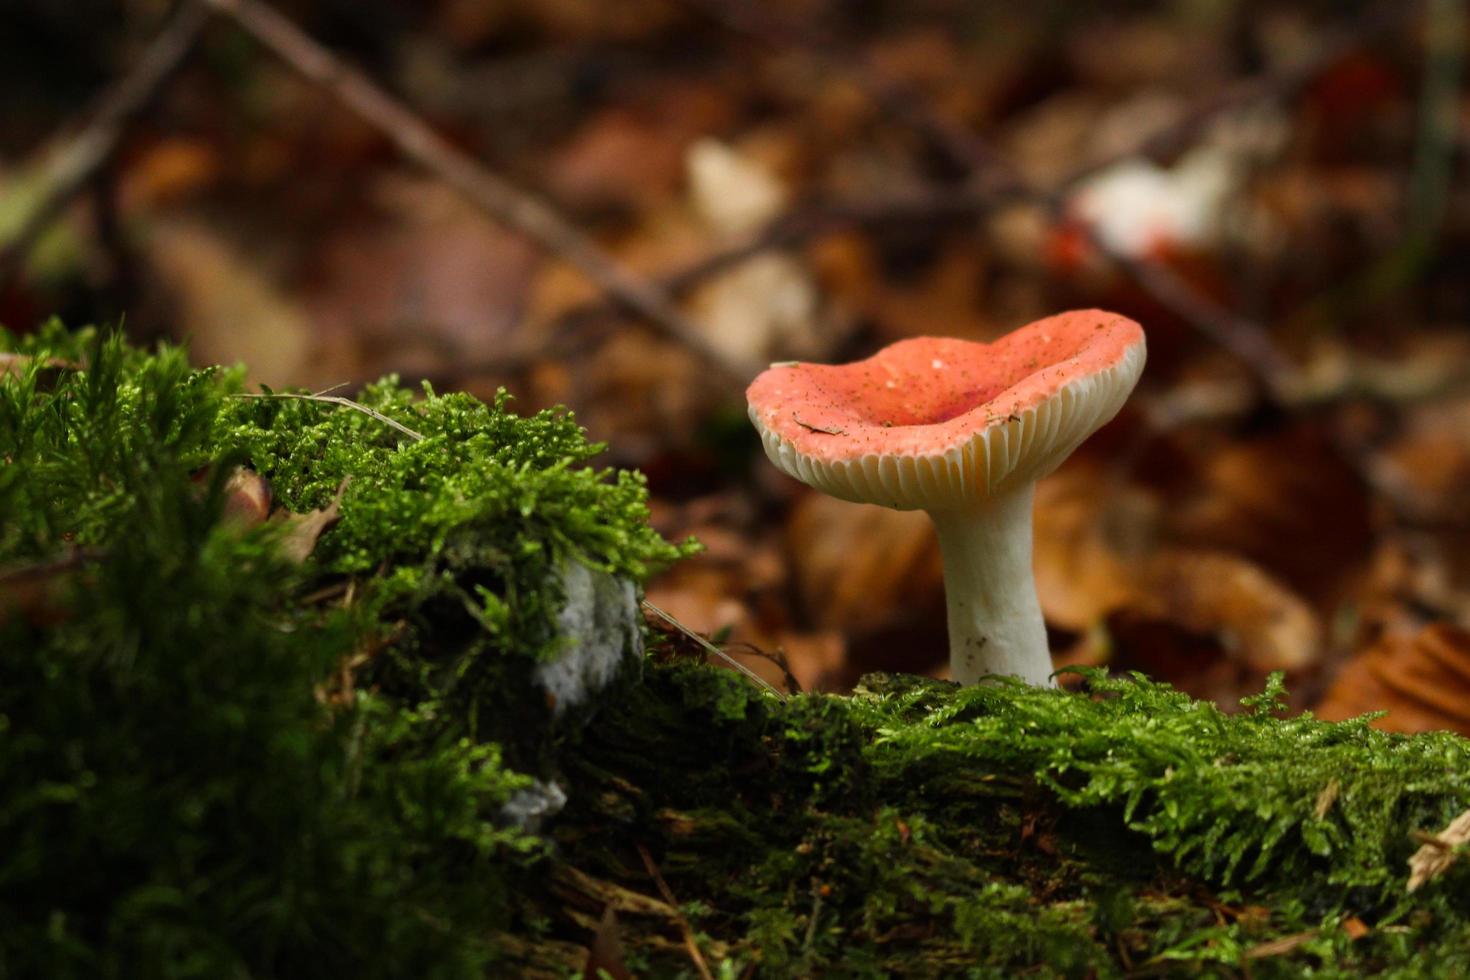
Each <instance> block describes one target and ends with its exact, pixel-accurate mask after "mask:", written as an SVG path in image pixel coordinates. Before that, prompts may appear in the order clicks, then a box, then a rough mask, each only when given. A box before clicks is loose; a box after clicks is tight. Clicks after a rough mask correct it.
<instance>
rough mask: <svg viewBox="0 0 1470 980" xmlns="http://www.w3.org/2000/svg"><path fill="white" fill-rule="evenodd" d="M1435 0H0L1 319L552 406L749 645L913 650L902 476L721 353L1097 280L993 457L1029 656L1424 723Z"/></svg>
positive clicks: (290, 379)
mask: <svg viewBox="0 0 1470 980" xmlns="http://www.w3.org/2000/svg"><path fill="white" fill-rule="evenodd" d="M1465 6H1466V2H1465V0H1420V2H1410V0H1390V2H1388V3H1384V4H1376V5H1375V4H1367V3H1352V2H1343V0H1320V2H1306V0H1302V2H1295V0H1240V2H1230V0H1167V2H1163V0H1160V2H1144V0H1137V2H1131V0H1130V2H1122V0H1119V2H1108V3H1089V4H1077V3H1068V2H1063V0H1035V2H1032V3H1029V4H1015V3H999V2H981V0H968V2H965V0H920V2H913V0H907V2H899V0H848V2H841V3H839V2H835V0H826V2H823V0H797V2H780V3H777V2H774V0H764V2H740V0H620V2H617V3H607V2H600V0H351V2H349V0H270V3H265V2H262V0H212V2H208V3H205V2H199V3H195V2H192V0H190V2H186V3H182V4H177V3H169V2H164V0H118V2H100V0H0V107H3V115H0V120H3V126H0V323H4V324H5V325H6V326H8V327H9V328H10V329H12V330H18V331H22V332H24V331H26V330H29V329H32V328H34V327H35V326H36V325H38V324H39V323H41V322H44V321H45V320H46V319H47V318H49V317H51V316H52V315H57V316H60V317H62V318H63V319H64V320H65V321H66V322H68V323H70V324H74V325H80V324H84V323H104V324H113V323H120V324H122V326H123V328H124V329H125V330H126V331H127V332H128V333H129V334H130V335H131V336H133V337H134V338H135V339H137V340H139V341H141V342H151V341H153V340H157V339H165V338H166V339H170V340H180V341H186V342H187V343H188V344H189V345H190V346H191V349H192V351H193V356H194V357H195V359H196V360H197V361H198V362H200V363H213V362H223V363H233V362H236V361H240V362H243V363H245V364H247V365H248V366H249V370H250V376H251V378H252V380H253V381H257V382H264V383H267V384H269V385H271V386H273V387H282V386H289V385H298V386H304V387H306V388H310V389H314V390H316V389H324V388H328V387H330V386H334V385H345V386H346V387H345V388H343V389H342V390H341V391H340V392H339V393H350V391H351V387H352V386H354V385H360V384H362V383H363V382H365V381H367V380H371V379H373V378H376V377H378V376H380V375H382V374H386V373H396V374H398V375H400V376H401V377H402V378H403V379H404V380H406V381H408V382H410V383H414V382H418V381H420V380H427V381H429V382H431V383H432V384H433V385H434V386H435V388H436V389H438V390H449V389H462V390H467V391H471V392H473V393H475V394H477V395H479V396H481V397H488V396H490V395H492V394H493V393H494V391H495V390H496V389H497V388H499V387H505V388H507V389H508V390H509V391H511V392H512V393H513V394H514V395H515V396H516V399H517V406H518V408H519V410H521V411H530V410H533V409H538V408H541V407H545V406H550V405H558V404H559V405H565V406H567V407H569V408H571V409H572V410H574V411H575V412H576V414H577V417H578V419H579V420H580V421H581V423H582V424H583V425H584V426H586V427H587V429H588V430H589V431H590V432H591V434H592V436H593V437H594V438H596V439H599V440H606V441H607V442H608V443H609V444H610V447H611V448H610V449H609V451H608V452H607V453H606V455H605V457H604V458H605V460H606V462H607V463H608V464H610V465H619V466H633V467H637V468H639V469H641V470H642V471H643V472H644V473H646V474H647V476H648V479H649V485H650V489H651V492H652V495H653V499H654V515H653V519H654V522H655V524H656V525H657V527H658V528H659V529H660V530H661V531H662V532H664V533H665V534H666V535H668V536H671V537H676V538H678V537H683V536H685V535H688V534H694V535H696V536H698V538H699V539H700V540H701V541H702V542H703V543H704V545H705V550H704V552H703V553H702V554H701V555H699V556H698V557H696V558H693V559H691V560H689V561H686V562H684V563H682V564H681V565H679V566H677V567H676V568H674V569H672V570H671V571H670V572H668V573H666V574H664V575H663V576H662V577H660V578H659V579H657V580H656V581H655V582H654V583H653V584H652V585H651V587H650V589H649V598H650V600H652V601H653V602H655V603H657V604H658V605H659V606H660V607H662V608H663V609H666V610H667V611H668V612H669V613H671V614H672V615H673V616H674V617H676V618H677V619H678V620H680V621H681V622H683V623H684V624H686V625H687V626H689V627H690V628H692V629H694V630H697V631H700V632H703V633H705V634H708V635H710V636H712V637H714V638H715V639H716V640H717V641H718V642H720V643H721V644H723V645H724V646H725V648H726V649H727V651H728V652H729V653H731V654H732V655H734V656H737V657H739V658H741V659H742V660H744V661H745V662H747V663H748V664H749V665H751V666H752V667H753V668H754V669H756V670H758V671H759V672H761V673H762V674H763V675H764V676H766V677H768V678H769V679H771V680H772V681H773V682H775V683H778V684H786V685H791V684H800V685H801V686H803V687H805V688H807V689H824V690H843V689H846V688H848V687H850V686H851V685H852V684H853V683H854V682H855V680H856V679H857V678H858V677H859V676H860V675H861V674H863V673H864V672H867V671H871V670H906V671H927V672H934V673H941V674H942V672H943V670H944V669H945V665H944V661H945V659H946V657H947V647H946V642H945V637H944V598H943V584H942V581H941V577H940V568H939V561H938V550H937V545H936V543H935V540H934V536H933V532H932V529H931V528H930V526H929V523H928V521H927V519H926V518H925V517H924V516H923V515H922V514H905V513H897V512H894V511H889V510H883V509H879V508H876V507H863V506H856V505H852V504H846V503H842V502H839V501H835V500H832V499H830V498H827V497H825V496H821V495H818V494H815V493H813V492H810V491H808V490H806V489H805V488H804V487H802V486H800V485H799V484H796V483H795V482H793V481H791V480H789V479H787V478H785V477H783V476H781V475H779V474H778V473H777V472H776V471H775V470H774V468H772V467H771V466H770V465H769V464H768V463H767V462H766V461H765V459H764V457H763V455H762V454H761V452H760V447H759V444H758V442H757V440H756V439H755V437H754V434H753V432H752V431H751V429H750V427H749V424H748V422H747V421H746V418H745V404H744V397H743V388H744V385H745V384H746V383H747V382H748V381H749V380H750V378H751V377H753V375H754V373H755V372H756V371H758V370H759V369H760V368H761V367H763V366H764V365H766V364H767V363H768V362H771V361H777V360H787V359H803V360H820V361H843V360H850V359H854V358H858V357H863V356H866V355H868V354H870V353H872V352H873V351H875V350H876V349H878V348H879V347H881V346H883V345H885V344H888V343H891V342H893V341H895V340H898V339H901V338H904V337H910V336H916V335H920V334H943V335H948V336H956V337H965V338H970V339H975V340H985V339H990V338H994V337H997V336H999V335H1001V334H1003V333H1005V332H1007V331H1008V330H1010V329H1013V328H1015V327H1017V326H1019V325H1021V324H1024V323H1026V322H1028V321H1030V320H1032V319H1035V318H1038V317H1041V316H1044V315H1047V314H1050V313H1053V312H1057V311H1060V310H1063V309H1068V308H1073V307H1084V306H1101V307H1106V308H1109V309H1113V310H1117V311H1119V312H1122V313H1124V314H1127V315H1129V316H1132V317H1134V318H1136V319H1138V320H1140V321H1141V322H1142V323H1143V324H1144V325H1145V328H1146V329H1147V331H1148V335H1149V348H1150V359H1149V365H1148V369H1147V371H1146V373H1145V375H1144V378H1143V380H1142V382H1141V384H1140V385H1139V388H1138V391H1137V392H1136V393H1135V395H1134V397H1133V399H1132V401H1131V402H1130V404H1129V406H1128V407H1127V408H1126V409H1125V410H1124V412H1123V414H1122V415H1120V416H1119V417H1118V419H1117V420H1115V422H1113V423H1112V424H1111V425H1109V426H1108V427H1107V428H1105V429H1104V430H1103V431H1101V432H1100V433H1099V434H1098V435H1096V436H1095V437H1093V439H1092V440H1091V441H1090V442H1088V443H1087V444H1085V445H1084V446H1083V447H1082V449H1081V450H1079V451H1078V452H1077V453H1076V455H1075V456H1074V458H1073V459H1072V460H1071V461H1069V462H1068V463H1067V464H1066V465H1065V466H1063V468H1062V469H1061V470H1060V471H1059V472H1058V473H1057V474H1055V475H1054V476H1053V477H1051V478H1049V479H1048V480H1046V481H1044V482H1043V483H1042V485H1041V487H1040V489H1039V494H1038V499H1037V514H1036V574H1037V580H1038V586H1039V590H1040V594H1041V601H1042V606H1043V609H1044V612H1045V614H1046V617H1047V622H1048V626H1049V629H1050V630H1051V632H1052V641H1053V649H1054V650H1055V651H1057V658H1058V660H1059V662H1066V663H1086V664H1100V665H1106V666H1108V667H1109V668H1111V669H1115V670H1141V671H1144V672H1146V673H1148V674H1150V675H1152V676H1155V677H1158V678H1161V679H1164V680H1167V681H1169V682H1171V683H1174V684H1176V685H1177V686H1179V687H1181V688H1183V689H1185V690H1187V691H1189V692H1191V693H1193V694H1196V695H1199V696H1202V697H1208V698H1214V699H1217V700H1219V701H1220V702H1221V704H1222V705H1225V706H1227V707H1232V706H1234V705H1235V703H1236V700H1237V699H1238V698H1239V697H1240V696H1241V695H1243V694H1248V693H1253V692H1255V691H1258V690H1259V689H1260V688H1261V686H1262V684H1263V682H1264V678H1265V676H1266V675H1267V674H1268V673H1269V672H1271V671H1274V670H1285V671H1287V672H1288V683H1289V684H1290V686H1291V690H1292V696H1293V703H1294V704H1295V706H1297V707H1302V708H1312V709H1313V710H1316V711H1317V712H1318V713H1319V714H1321V715H1324V716H1327V717H1333V718H1337V717H1347V716H1350V715H1354V714H1357V713H1361V712H1363V711H1370V710H1388V711H1389V712H1390V714H1389V715H1388V716H1387V717H1386V718H1385V719H1383V720H1382V721H1380V722H1379V723H1380V724H1381V725H1384V726H1385V727H1389V728H1395V729H1399V730H1419V729H1424V728H1457V729H1459V730H1461V731H1465V732H1470V633H1467V632H1465V631H1464V629H1463V627H1465V626H1470V277H1467V274H1466V273H1467V266H1466V260H1467V258H1470V185H1467V182H1466V180H1465V168H1466V164H1465V150H1466V147H1467V143H1470V115H1467V102H1466V96H1465V86H1464V56H1465V46H1466V41H1467V31H1470V28H1467V17H1466V11H1465Z"/></svg>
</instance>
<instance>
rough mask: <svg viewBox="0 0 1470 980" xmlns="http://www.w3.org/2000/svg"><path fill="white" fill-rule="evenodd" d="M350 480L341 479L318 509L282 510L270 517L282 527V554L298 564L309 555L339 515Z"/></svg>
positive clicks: (350, 478) (348, 478)
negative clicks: (329, 496)
mask: <svg viewBox="0 0 1470 980" xmlns="http://www.w3.org/2000/svg"><path fill="white" fill-rule="evenodd" d="M351 481H352V477H350V476H349V477H347V478H346V479H345V480H343V481H342V484H341V486H339V487H338V488H337V495H336V496H335V497H333V498H332V502H331V503H329V504H327V506H325V507H323V508H321V509H320V510H312V511H307V512H306V513H305V514H290V513H284V512H283V513H280V514H277V515H276V516H275V517H273V518H272V519H271V520H272V522H273V523H276V524H277V525H278V526H280V527H281V528H283V529H284V532H283V533H282V535H281V543H280V553H281V554H282V555H283V556H285V557H286V558H287V559H288V560H290V561H292V562H294V563H296V564H298V565H299V564H301V563H302V562H304V561H306V559H307V558H309V557H311V553H312V551H314V550H315V549H316V543H317V540H318V539H319V538H320V537H321V536H322V534H323V532H325V531H326V530H327V528H329V527H331V526H332V525H333V524H335V523H337V520H338V518H340V517H341V506H342V496H343V494H345V493H346V492H347V485H348V484H349V483H350V482H351Z"/></svg>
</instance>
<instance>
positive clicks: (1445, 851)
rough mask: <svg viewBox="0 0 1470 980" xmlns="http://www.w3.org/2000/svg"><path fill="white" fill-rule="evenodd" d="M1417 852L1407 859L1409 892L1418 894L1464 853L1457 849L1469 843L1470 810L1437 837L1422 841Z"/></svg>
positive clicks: (1428, 837)
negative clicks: (1427, 883) (1417, 892)
mask: <svg viewBox="0 0 1470 980" xmlns="http://www.w3.org/2000/svg"><path fill="white" fill-rule="evenodd" d="M1421 841H1422V843H1421V844H1420V846H1419V850H1417V851H1415V852H1414V854H1413V856H1412V857H1410V858H1409V884H1408V888H1407V890H1408V891H1411V892H1412V891H1417V890H1418V889H1419V887H1420V886H1421V885H1423V884H1424V883H1425V882H1428V881H1432V880H1433V879H1435V878H1438V877H1439V876H1440V875H1442V874H1444V873H1445V872H1446V871H1448V870H1449V869H1450V867H1451V866H1452V865H1454V863H1455V862H1456V861H1458V860H1459V859H1460V857H1461V855H1462V854H1463V853H1464V852H1463V851H1461V850H1458V848H1461V847H1463V846H1464V845H1465V844H1467V843H1470V810H1466V811H1465V812H1464V813H1462V814H1460V815H1459V816H1458V817H1456V818H1455V819H1453V820H1451V821H1450V823H1449V826H1447V827H1445V829H1444V830H1441V831H1440V832H1439V833H1437V834H1426V835H1424V836H1423V837H1422V838H1421Z"/></svg>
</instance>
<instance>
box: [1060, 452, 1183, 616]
mask: <svg viewBox="0 0 1470 980" xmlns="http://www.w3.org/2000/svg"><path fill="white" fill-rule="evenodd" d="M1157 524H1158V503H1157V501H1155V500H1154V499H1153V498H1152V497H1151V496H1150V495H1148V494H1147V493H1145V492H1144V491H1142V490H1140V489H1138V488H1137V487H1134V486H1131V485H1129V486H1117V487H1112V486H1109V485H1108V479H1107V474H1106V473H1105V472H1103V471H1101V470H1099V469H1097V468H1095V467H1090V466H1083V465H1071V466H1065V467H1063V468H1062V469H1061V470H1060V471H1059V472H1057V473H1055V474H1053V475H1052V476H1050V477H1048V478H1047V479H1045V480H1042V481H1041V483H1039V484H1038V485H1037V487H1036V515H1035V528H1036V533H1035V541H1034V555H1035V559H1034V565H1035V570H1036V593H1037V597H1038V598H1039V599H1040V601H1041V611H1042V613H1043V615H1045V617H1046V621H1047V622H1048V623H1050V624H1052V625H1053V626H1059V627H1061V628H1063V629H1068V630H1086V629H1089V628H1090V627H1092V626H1095V625H1096V624H1097V623H1098V622H1099V621H1100V620H1101V619H1102V618H1103V617H1104V616H1106V615H1107V614H1108V613H1109V612H1111V611H1112V610H1114V609H1117V608H1119V607H1121V606H1125V605H1128V604H1130V603H1132V602H1133V601H1134V600H1135V596H1136V594H1137V590H1138V588H1139V585H1140V583H1139V581H1138V575H1137V573H1136V571H1135V569H1134V568H1133V566H1134V565H1135V564H1136V563H1137V561H1138V560H1139V558H1141V557H1142V556H1144V555H1145V554H1147V552H1148V550H1149V549H1150V548H1151V546H1152V541H1153V538H1154V537H1155V535H1156V533H1157Z"/></svg>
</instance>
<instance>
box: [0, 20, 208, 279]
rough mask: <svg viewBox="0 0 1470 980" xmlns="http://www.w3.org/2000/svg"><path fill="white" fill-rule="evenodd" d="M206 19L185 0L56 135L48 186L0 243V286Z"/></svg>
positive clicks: (111, 151) (180, 59) (105, 157)
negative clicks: (85, 110)
mask: <svg viewBox="0 0 1470 980" xmlns="http://www.w3.org/2000/svg"><path fill="white" fill-rule="evenodd" d="M208 20H209V15H208V13H207V12H206V11H204V10H203V9H201V8H199V7H198V6H197V5H195V4H194V3H192V2H186V3H185V4H184V5H183V6H182V7H180V8H179V12H178V13H177V14H176V15H174V18H173V20H171V21H169V23H168V25H167V26H166V27H164V29H163V30H162V31H161V32H159V34H158V36H157V37H156V38H154V39H153V42H152V43H151V44H149V45H148V48H147V50H145V51H144V52H143V56H142V57H141V58H139V59H138V63H137V64H136V65H134V66H133V68H132V71H130V72H128V73H127V74H126V75H124V76H123V77H122V78H121V79H119V80H118V81H117V82H116V83H114V84H113V86H112V87H111V88H109V89H108V90H106V91H105V92H104V93H103V94H102V95H101V97H100V98H99V99H98V100H97V103H96V105H95V108H93V110H92V112H91V117H90V119H89V120H88V121H87V123H86V125H85V126H83V127H82V129H81V130H80V131H79V132H78V133H77V134H76V135H75V136H73V137H71V138H70V139H68V140H66V141H65V142H62V139H61V137H57V138H56V140H55V141H54V142H55V143H56V144H59V149H57V150H56V152H55V155H54V158H53V162H52V164H51V165H50V168H49V170H50V172H49V173H48V174H47V177H48V179H49V186H48V187H47V188H46V191H45V193H44V195H43V196H42V198H41V199H40V201H38V202H37V203H36V205H35V206H34V207H33V208H32V209H31V212H30V214H28V215H27V216H26V217H25V219H24V220H23V221H22V222H21V223H20V227H19V228H18V229H17V230H16V232H15V234H14V235H13V236H11V238H10V241H8V242H5V243H3V244H0V289H4V288H5V286H6V285H7V284H8V283H9V282H10V280H11V278H12V277H13V276H15V275H16V274H17V273H18V272H19V271H20V269H21V267H22V265H23V264H24V262H25V257H26V256H27V255H28V254H29V253H30V250H31V248H32V247H34V245H35V244H36V242H37V241H38V240H39V239H40V237H41V235H42V234H44V233H45V231H46V229H48V228H50V227H51V225H52V224H54V223H55V221H56V219H57V218H59V217H60V216H61V215H62V214H63V213H64V212H65V211H66V208H67V205H69V204H70V203H71V202H72V201H73V200H74V199H75V198H76V196H77V195H78V194H80V193H81V192H82V190H83V188H85V187H86V186H87V184H88V183H89V182H90V181H91V180H92V179H93V178H94V177H95V176H96V175H97V173H98V172H99V171H100V170H101V169H102V168H103V167H104V166H105V165H106V164H107V162H108V161H109V160H111V159H112V158H113V156H114V155H115V154H116V153H117V148H118V145H119V144H120V143H121V142H122V136H123V133H124V132H125V131H126V130H127V127H128V125H129V124H130V123H131V122H132V121H133V120H134V119H136V118H137V117H138V116H140V115H142V114H143V112H144V111H146V110H147V108H148V107H149V106H150V105H152V104H153V101H154V100H155V99H156V98H157V97H158V94H159V93H160V92H161V91H163V87H164V85H165V84H166V83H167V82H168V80H169V79H170V78H172V77H173V75H174V73H175V72H177V71H178V70H179V68H180V67H181V66H182V65H183V63H184V61H185V59H186V58H188V56H189V53H190V52H191V51H192V50H193V49H194V45H195V43H196V42H197V41H198V40H199V35H200V34H201V33H202V32H203V29H204V25H205V23H206V22H207V21H208Z"/></svg>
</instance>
